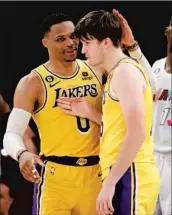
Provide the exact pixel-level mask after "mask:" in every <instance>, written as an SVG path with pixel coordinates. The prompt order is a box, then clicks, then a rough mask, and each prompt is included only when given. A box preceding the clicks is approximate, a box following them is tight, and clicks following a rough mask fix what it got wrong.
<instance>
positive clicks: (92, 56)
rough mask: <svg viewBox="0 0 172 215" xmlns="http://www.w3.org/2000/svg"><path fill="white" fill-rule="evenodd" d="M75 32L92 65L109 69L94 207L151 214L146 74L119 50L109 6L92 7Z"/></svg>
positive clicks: (123, 214) (153, 184)
mask: <svg viewBox="0 0 172 215" xmlns="http://www.w3.org/2000/svg"><path fill="white" fill-rule="evenodd" d="M75 33H76V35H77V36H78V37H79V38H80V39H81V42H82V45H83V46H82V52H83V53H84V54H85V56H86V57H87V58H88V62H89V63H90V65H92V66H96V65H101V66H102V67H103V68H104V69H105V70H106V71H108V79H107V83H106V86H105V90H104V96H103V97H104V98H103V117H102V129H101V133H102V137H101V143H100V165H101V170H102V179H103V181H104V182H103V187H102V190H101V192H100V194H99V196H98V199H97V211H98V212H99V213H100V214H107V215H108V214H115V215H119V214H120V215H153V213H154V209H155V204H156V201H157V197H158V193H159V186H160V179H159V173H158V170H157V168H156V166H155V160H154V156H153V142H152V137H151V127H152V111H153V107H152V106H153V105H152V103H153V101H152V100H153V99H152V98H153V96H152V90H151V86H150V83H149V79H148V77H147V75H146V74H145V72H144V69H143V68H142V67H141V66H140V65H139V64H138V63H137V62H136V61H135V60H133V59H131V58H128V57H127V56H126V55H125V54H124V53H123V52H122V50H121V47H120V40H121V27H120V24H119V22H118V20H117V19H116V18H115V17H113V15H112V14H110V13H109V12H106V11H103V10H100V11H93V12H90V13H89V14H87V15H86V16H84V17H83V18H82V19H81V20H80V21H79V22H78V24H77V26H76V30H75ZM134 45H135V44H134Z"/></svg>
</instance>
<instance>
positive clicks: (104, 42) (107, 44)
mask: <svg viewBox="0 0 172 215" xmlns="http://www.w3.org/2000/svg"><path fill="white" fill-rule="evenodd" d="M110 44H111V40H110V38H108V37H107V38H105V39H104V40H103V45H104V47H105V48H108V47H109V46H110Z"/></svg>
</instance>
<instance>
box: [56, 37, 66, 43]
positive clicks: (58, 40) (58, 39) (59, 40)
mask: <svg viewBox="0 0 172 215" xmlns="http://www.w3.org/2000/svg"><path fill="white" fill-rule="evenodd" d="M56 41H57V42H63V41H65V38H64V37H59V38H57V39H56Z"/></svg>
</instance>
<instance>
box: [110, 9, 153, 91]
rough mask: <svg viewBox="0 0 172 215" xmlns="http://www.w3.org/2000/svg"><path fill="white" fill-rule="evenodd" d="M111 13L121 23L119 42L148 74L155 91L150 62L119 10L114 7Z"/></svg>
mask: <svg viewBox="0 0 172 215" xmlns="http://www.w3.org/2000/svg"><path fill="white" fill-rule="evenodd" d="M113 14H114V16H115V17H116V18H117V19H118V21H119V22H120V24H121V28H122V38H121V43H122V44H123V45H124V46H125V47H126V49H127V50H128V53H129V55H130V57H131V58H134V59H136V60H137V61H138V62H139V63H140V64H141V65H142V66H143V67H144V69H145V72H146V73H147V75H148V76H149V79H150V83H151V86H152V91H153V93H156V91H157V87H156V77H155V75H154V73H152V70H151V65H150V63H149V62H148V60H147V59H146V57H145V56H144V54H143V52H142V50H141V49H140V47H139V45H138V43H137V42H136V41H135V38H134V35H133V32H132V30H131V28H130V26H129V24H128V22H127V20H126V19H125V18H124V17H123V16H122V14H120V13H119V11H117V10H115V9H114V10H113ZM133 45H134V46H133ZM129 47H130V48H129ZM131 47H132V48H131Z"/></svg>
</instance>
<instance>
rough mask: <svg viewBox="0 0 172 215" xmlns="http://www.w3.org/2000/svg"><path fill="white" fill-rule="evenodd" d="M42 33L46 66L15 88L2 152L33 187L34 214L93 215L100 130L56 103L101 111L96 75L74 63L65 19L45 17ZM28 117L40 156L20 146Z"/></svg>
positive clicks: (70, 32)
mask: <svg viewBox="0 0 172 215" xmlns="http://www.w3.org/2000/svg"><path fill="white" fill-rule="evenodd" d="M41 30H42V43H43V45H44V46H45V47H46V48H47V49H48V54H49V61H48V62H46V63H44V64H42V65H40V66H38V67H37V68H35V69H34V70H32V72H31V73H30V74H29V75H28V76H26V77H24V78H23V79H22V80H21V81H20V82H19V84H18V86H17V89H16V92H15V96H14V109H13V111H12V113H11V115H10V118H9V122H8V125H7V131H6V134H5V137H4V142H5V143H7V144H5V145H6V146H7V147H6V150H7V152H8V154H9V155H10V156H11V157H13V158H14V159H15V160H18V161H19V164H20V169H21V172H22V174H23V176H24V177H25V178H26V179H27V180H29V181H32V182H36V183H35V189H34V205H33V215H72V214H73V215H88V214H89V215H95V214H96V198H97V196H98V193H99V192H100V189H101V177H100V176H99V172H100V167H99V164H98V163H99V157H98V154H99V138H100V125H98V124H97V123H96V122H94V119H93V120H92V118H81V117H76V116H69V115H67V114H66V113H64V112H63V111H62V110H61V109H60V108H59V106H58V99H59V98H61V97H63V98H64V97H70V98H74V97H81V98H85V99H86V100H88V102H90V103H91V105H92V107H93V108H96V109H98V110H99V111H101V98H102V96H101V76H97V74H98V73H97V74H95V73H94V71H93V70H92V69H91V68H90V67H89V65H88V64H87V63H86V62H84V61H81V60H78V59H76V56H77V48H78V42H79V40H78V39H77V38H76V37H75V35H74V33H73V32H74V24H73V23H72V21H71V19H70V18H69V17H68V16H67V15H64V14H53V15H50V16H49V17H47V18H46V19H45V20H44V21H43V23H42V26H41ZM31 116H32V117H33V119H34V121H35V123H36V125H37V127H38V130H39V135H40V139H41V151H40V157H39V156H37V155H34V154H32V153H30V152H28V151H27V150H26V149H25V147H24V145H23V140H22V137H23V132H24V131H25V129H26V125H27V124H28V122H29V120H30V118H31ZM36 164H37V167H36V168H35V165H36Z"/></svg>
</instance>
